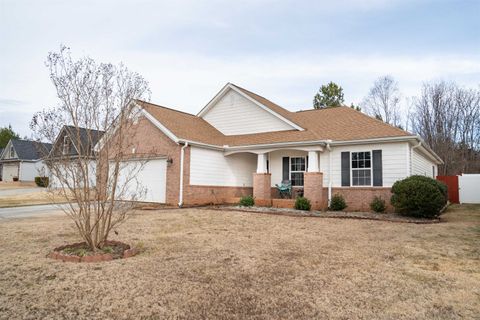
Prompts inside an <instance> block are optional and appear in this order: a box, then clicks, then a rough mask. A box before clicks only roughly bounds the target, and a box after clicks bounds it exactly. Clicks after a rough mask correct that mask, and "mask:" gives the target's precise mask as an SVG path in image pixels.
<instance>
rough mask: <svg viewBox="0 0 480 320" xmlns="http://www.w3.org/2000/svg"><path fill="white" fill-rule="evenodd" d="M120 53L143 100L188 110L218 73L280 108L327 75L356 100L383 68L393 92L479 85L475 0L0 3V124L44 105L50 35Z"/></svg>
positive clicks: (94, 53)
mask: <svg viewBox="0 0 480 320" xmlns="http://www.w3.org/2000/svg"><path fill="white" fill-rule="evenodd" d="M62 43H63V44H65V45H67V46H69V47H70V48H71V49H72V52H73V55H74V56H76V57H80V56H84V55H88V56H90V57H92V58H94V59H96V60H97V61H103V62H114V63H117V62H124V63H125V64H126V65H127V66H128V67H129V68H130V69H132V70H134V71H137V72H139V73H141V74H142V75H143V76H144V77H145V78H146V79H147V81H149V83H150V88H151V90H152V99H151V101H152V102H154V103H157V104H161V105H164V106H168V107H172V108H177V109H180V110H183V111H187V112H190V113H197V112H198V111H199V110H200V109H201V108H202V107H203V106H204V105H205V104H206V103H207V102H208V101H209V100H210V99H211V98H212V96H213V95H214V94H215V93H216V92H217V91H218V90H220V89H221V87H222V86H223V85H224V84H225V83H227V82H233V83H235V84H238V85H240V86H243V87H245V88H247V89H249V90H251V91H254V92H256V93H258V94H260V95H263V96H265V97H267V98H269V99H270V100H272V101H274V102H276V103H278V104H280V105H282V106H284V107H286V108H287V109H290V110H298V109H308V108H311V105H312V98H313V95H314V94H315V92H316V91H317V90H318V88H319V86H320V85H322V84H324V83H327V82H329V81H334V82H337V83H338V84H340V85H341V86H342V87H343V88H344V92H345V100H346V102H347V103H348V104H350V103H351V102H354V103H359V102H360V101H361V100H362V98H363V97H364V96H365V95H366V94H367V92H368V89H369V88H370V87H371V85H372V83H373V81H374V80H375V79H376V78H378V77H379V76H382V75H386V74H389V75H392V76H393V77H394V78H395V79H396V80H397V81H398V82H399V85H400V89H401V91H402V93H403V95H404V96H406V97H408V96H412V95H415V94H418V93H419V90H420V86H421V85H422V82H424V81H430V80H437V79H443V80H454V81H456V82H458V83H459V84H461V85H464V86H469V87H476V88H477V87H478V86H479V85H480V0H470V1H468V0H466V1H461V0H456V1H442V0H432V1H408V0H399V1H396V0H358V1H356V0H344V1H342V0H337V1H331V0H329V1H308V2H307V1H305V2H302V1H299V0H297V1H273V0H272V1H269V0H265V1H263V0H251V1H235V2H233V1H199V0H197V1H173V0H169V1H138V0H137V1H120V0H115V1H114V0H112V1H102V0H96V1H85V0H83V1H64V0H62V1H48V0H43V1H40V0H35V1H22V0H12V1H10V0H0V58H1V59H0V126H6V125H8V124H9V123H10V124H12V126H13V127H14V129H15V130H17V131H19V132H20V133H21V134H22V136H23V135H27V136H30V132H29V128H28V123H29V121H30V119H31V116H32V114H33V113H34V112H35V111H38V110H41V109H42V108H44V107H48V106H52V105H55V104H56V97H55V92H54V91H53V86H52V85H51V83H50V80H49V77H48V72H47V69H46V67H45V64H44V62H45V59H46V56H47V54H48V52H49V51H53V50H58V49H59V47H60V44H62Z"/></svg>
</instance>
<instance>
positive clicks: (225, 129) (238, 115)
mask: <svg viewBox="0 0 480 320" xmlns="http://www.w3.org/2000/svg"><path fill="white" fill-rule="evenodd" d="M203 119H205V120H206V121H207V122H208V123H210V124H211V125H212V126H214V127H215V128H216V129H217V130H219V131H220V132H222V133H223V134H225V135H236V134H249V133H259V132H270V131H284V130H292V129H294V128H293V127H292V126H290V125H289V124H287V123H286V122H284V121H283V120H280V119H279V118H278V117H276V116H274V115H273V114H271V113H269V112H268V111H266V110H264V109H262V108H261V107H259V106H258V105H256V104H255V103H253V102H252V101H250V100H248V99H246V98H245V97H243V96H241V95H240V94H239V93H237V92H235V91H233V90H230V91H228V92H227V93H226V94H225V95H224V96H223V97H222V98H221V99H220V100H219V101H218V102H217V104H216V105H215V106H213V107H212V108H211V109H210V110H209V111H208V112H207V113H206V114H205V115H204V116H203Z"/></svg>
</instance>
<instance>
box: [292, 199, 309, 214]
mask: <svg viewBox="0 0 480 320" xmlns="http://www.w3.org/2000/svg"><path fill="white" fill-rule="evenodd" d="M311 207H312V206H311V204H310V200H308V199H307V198H305V197H297V199H296V200H295V209H297V210H305V211H309V210H310V208H311Z"/></svg>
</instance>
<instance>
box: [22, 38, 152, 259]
mask: <svg viewBox="0 0 480 320" xmlns="http://www.w3.org/2000/svg"><path fill="white" fill-rule="evenodd" d="M46 65H47V67H48V69H49V71H50V78H51V80H52V82H53V85H54V87H55V89H56V92H57V97H58V99H59V104H58V106H57V107H53V108H49V109H45V110H43V111H42V112H38V113H36V114H35V115H34V117H33V119H32V122H31V128H32V130H33V131H34V133H35V135H36V138H37V139H39V140H42V141H45V140H46V141H51V142H52V143H53V148H52V150H51V151H49V153H48V155H46V166H47V171H48V172H47V173H46V174H48V176H49V177H50V181H51V183H50V187H49V191H51V192H52V193H53V192H59V193H61V194H62V195H63V196H64V197H67V198H70V199H71V200H72V201H71V202H70V203H69V204H68V206H67V207H62V208H63V210H64V211H65V213H66V214H67V215H68V216H69V217H70V218H71V219H72V220H73V221H74V223H75V226H76V227H77V230H78V232H79V234H80V235H81V237H82V238H83V239H84V240H85V241H86V243H87V244H88V246H89V247H90V248H91V250H93V251H95V250H97V249H99V248H102V246H104V244H105V242H106V241H107V239H108V237H109V234H110V232H111V231H112V229H113V228H115V227H116V226H118V225H119V224H121V223H122V222H124V221H125V219H126V217H127V213H128V212H130V211H131V210H132V208H133V202H131V201H134V200H137V199H139V198H140V197H141V196H142V194H143V193H144V192H145V190H144V189H143V188H142V186H141V185H140V183H139V182H138V181H136V178H135V177H136V174H137V173H138V171H139V170H141V167H142V165H143V162H142V161H130V162H126V161H125V160H126V159H128V158H129V157H131V156H132V153H134V152H131V151H128V150H132V148H135V146H134V144H133V141H134V137H133V135H134V132H135V130H131V129H132V126H134V125H135V122H136V119H137V117H138V112H139V109H138V108H137V107H136V106H135V104H134V103H133V101H134V100H135V99H148V95H149V93H150V91H149V88H148V83H147V82H146V81H145V80H144V79H143V78H142V77H141V76H140V75H139V74H137V73H134V72H131V71H129V70H128V69H127V68H126V67H125V66H124V65H122V64H120V65H118V66H115V65H112V64H109V63H96V62H95V61H94V60H93V59H91V58H88V57H85V58H81V59H78V60H74V59H73V58H72V56H71V54H70V50H69V49H68V48H66V47H61V49H60V51H59V52H51V53H50V54H49V55H48V58H47V62H46ZM98 146H100V147H98ZM133 150H134V149H133ZM45 151H46V150H45ZM132 163H134V164H135V165H134V166H132ZM117 199H122V200H130V202H129V201H122V202H119V201H116V200H117Z"/></svg>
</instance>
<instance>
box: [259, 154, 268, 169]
mask: <svg viewBox="0 0 480 320" xmlns="http://www.w3.org/2000/svg"><path fill="white" fill-rule="evenodd" d="M257 173H267V154H266V153H259V154H258V155H257Z"/></svg>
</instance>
